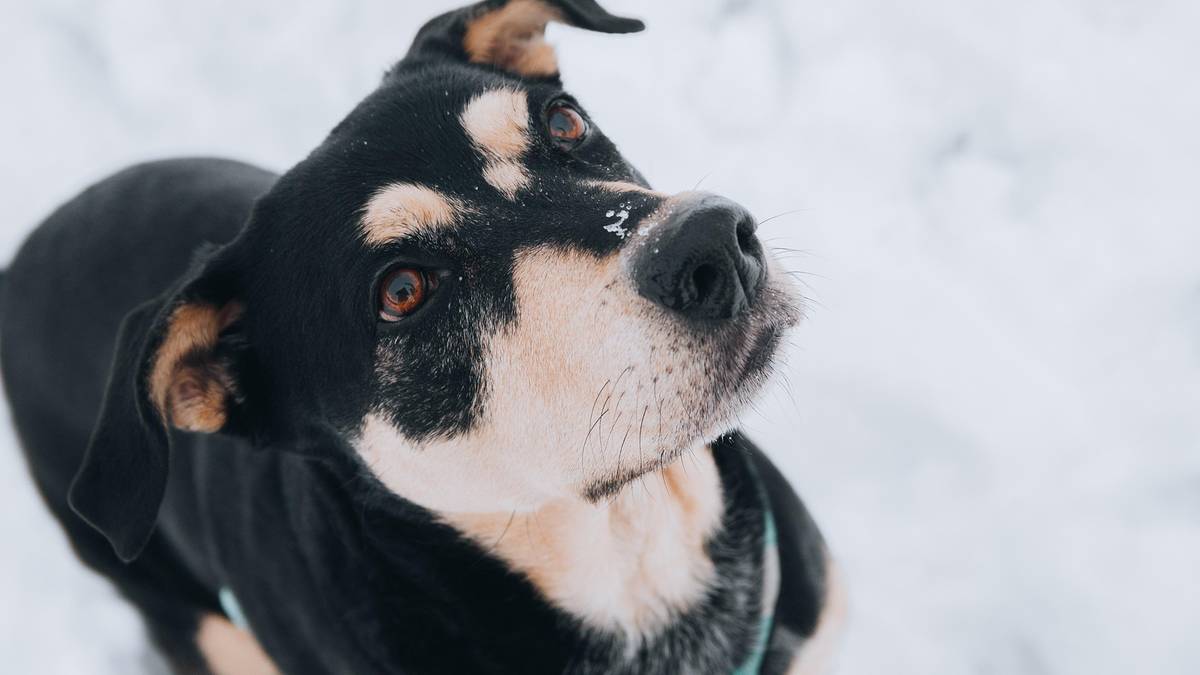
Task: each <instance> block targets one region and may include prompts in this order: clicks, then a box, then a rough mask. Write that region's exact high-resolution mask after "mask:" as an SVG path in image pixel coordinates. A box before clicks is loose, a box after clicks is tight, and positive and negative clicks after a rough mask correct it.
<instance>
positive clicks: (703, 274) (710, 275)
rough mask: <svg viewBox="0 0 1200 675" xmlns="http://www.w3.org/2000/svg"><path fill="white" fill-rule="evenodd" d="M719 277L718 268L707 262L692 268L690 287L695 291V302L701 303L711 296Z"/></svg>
mask: <svg viewBox="0 0 1200 675" xmlns="http://www.w3.org/2000/svg"><path fill="white" fill-rule="evenodd" d="M720 278H721V272H720V270H718V269H717V268H716V267H714V266H713V265H709V264H707V263H705V264H702V265H700V266H698V267H697V268H696V269H694V270H692V288H694V289H695V291H696V295H695V298H694V300H695V302H696V303H697V304H703V303H704V301H705V300H707V299H708V298H709V297H711V296H712V293H713V290H714V289H716V287H717V282H718V281H720Z"/></svg>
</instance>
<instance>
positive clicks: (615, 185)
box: [586, 180, 669, 199]
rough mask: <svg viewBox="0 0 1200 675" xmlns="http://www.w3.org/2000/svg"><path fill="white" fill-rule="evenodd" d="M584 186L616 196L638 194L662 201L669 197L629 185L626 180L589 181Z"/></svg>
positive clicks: (648, 189) (665, 194) (646, 188)
mask: <svg viewBox="0 0 1200 675" xmlns="http://www.w3.org/2000/svg"><path fill="white" fill-rule="evenodd" d="M586 184H587V185H590V186H592V187H594V188H600V189H601V190H607V191H608V192H615V193H618V194H619V193H624V192H639V193H641V194H644V195H651V196H654V197H662V198H664V199H665V198H667V197H668V196H669V195H668V194H667V193H665V192H659V191H658V190H652V189H650V188H648V187H643V186H641V185H638V184H637V183H630V182H629V181H627V180H589V181H587V182H586Z"/></svg>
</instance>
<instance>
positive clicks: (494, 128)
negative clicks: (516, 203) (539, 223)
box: [459, 89, 530, 199]
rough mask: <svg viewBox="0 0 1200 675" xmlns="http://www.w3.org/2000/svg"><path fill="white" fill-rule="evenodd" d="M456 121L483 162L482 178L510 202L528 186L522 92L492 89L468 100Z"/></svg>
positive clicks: (526, 121)
mask: <svg viewBox="0 0 1200 675" xmlns="http://www.w3.org/2000/svg"><path fill="white" fill-rule="evenodd" d="M459 121H460V122H461V123H462V126H463V129H464V130H466V132H467V136H469V137H470V138H471V142H472V143H473V144H474V145H475V149H476V150H478V151H479V154H480V155H482V156H483V159H484V163H485V164H484V169H483V178H484V180H486V181H487V182H488V184H489V185H491V186H492V187H494V188H496V190H498V191H499V192H500V193H501V194H503V195H504V196H505V197H507V198H509V199H516V197H517V192H518V191H520V190H521V189H522V188H524V187H526V186H528V185H529V172H528V171H527V170H526V169H525V167H524V166H523V165H522V164H521V162H520V159H521V156H522V155H524V154H525V151H526V150H528V149H529V143H530V140H529V106H528V103H527V101H526V98H525V92H523V91H516V90H513V89H494V90H492V91H489V92H485V93H483V94H480V95H478V96H476V97H475V98H473V99H471V102H470V103H468V104H467V106H466V107H465V108H463V111H462V114H461V115H459Z"/></svg>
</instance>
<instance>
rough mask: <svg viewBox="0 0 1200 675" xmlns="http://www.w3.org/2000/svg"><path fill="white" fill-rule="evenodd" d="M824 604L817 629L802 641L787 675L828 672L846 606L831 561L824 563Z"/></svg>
mask: <svg viewBox="0 0 1200 675" xmlns="http://www.w3.org/2000/svg"><path fill="white" fill-rule="evenodd" d="M825 564H826V569H827V570H828V572H827V573H826V574H827V577H826V580H825V603H824V606H823V607H822V608H821V617H820V619H819V620H818V622H817V630H816V632H814V633H813V636H812V637H811V638H809V639H808V640H806V641H805V642H804V646H803V647H802V648H801V650H800V654H799V655H798V656H797V657H796V659H795V660H794V661H792V665H791V667H790V668H788V675H824V674H825V673H829V672H832V665H833V658H834V653H835V652H836V650H837V645H838V640H839V639H840V638H841V632H842V628H843V626H844V625H845V623H846V614H847V611H848V604H847V601H846V590H845V586H844V585H843V583H842V578H841V577H842V575H841V571H840V569H839V568H838V566H837V565H835V564H834V563H833V561H832V560H828V559H827V560H826V563H825Z"/></svg>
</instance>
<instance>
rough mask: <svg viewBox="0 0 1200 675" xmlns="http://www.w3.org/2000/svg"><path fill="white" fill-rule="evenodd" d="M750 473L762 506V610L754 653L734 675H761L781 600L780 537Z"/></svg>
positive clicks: (766, 503) (761, 491)
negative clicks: (777, 604) (777, 605)
mask: <svg viewBox="0 0 1200 675" xmlns="http://www.w3.org/2000/svg"><path fill="white" fill-rule="evenodd" d="M751 473H753V474H754V478H755V481H757V482H758V488H759V492H760V493H761V494H762V503H763V521H764V523H763V593H762V598H763V607H762V618H761V619H759V624H758V637H757V638H756V639H755V642H754V651H753V652H751V653H750V656H749V658H747V659H746V660H745V661H744V662H743V663H742V666H741V667H740V668H738V669H737V670H735V671H733V675H758V672H759V669H760V668H762V664H763V659H764V658H765V657H766V655H767V644H768V643H769V642H770V640H771V629H772V628H773V627H774V624H775V602H776V600H777V599H778V597H779V573H780V572H779V535H778V533H777V531H776V530H775V517H774V516H773V515H771V502H770V501H769V500H768V497H767V494H766V489H765V488H764V487H763V484H762V480H761V479H759V477H758V472H756V471H754V467H751Z"/></svg>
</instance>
